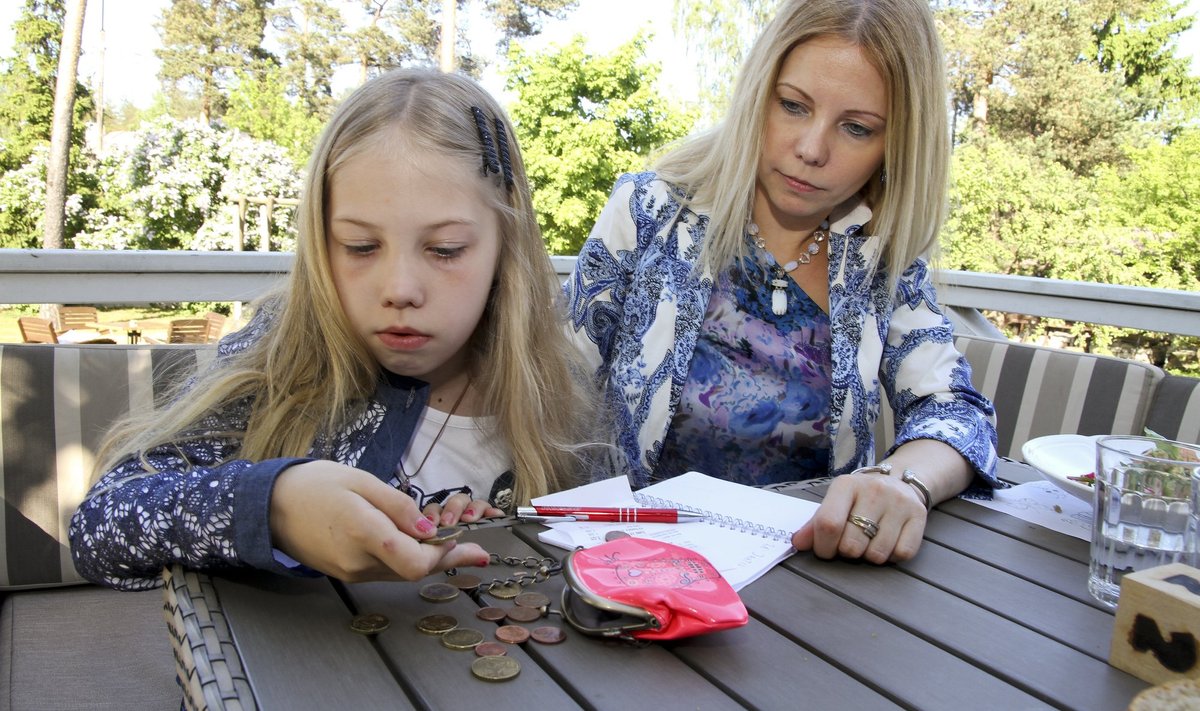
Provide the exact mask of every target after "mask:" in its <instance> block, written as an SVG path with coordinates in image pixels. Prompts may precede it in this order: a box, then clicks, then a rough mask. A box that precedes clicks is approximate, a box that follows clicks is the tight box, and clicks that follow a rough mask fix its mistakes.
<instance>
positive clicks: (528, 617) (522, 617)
mask: <svg viewBox="0 0 1200 711" xmlns="http://www.w3.org/2000/svg"><path fill="white" fill-rule="evenodd" d="M505 617H507V618H508V621H509V622H533V621H534V620H540V619H541V618H542V611H541V610H538V609H536V608H533V607H514V608H511V609H510V610H508V613H507V614H506V615H505Z"/></svg>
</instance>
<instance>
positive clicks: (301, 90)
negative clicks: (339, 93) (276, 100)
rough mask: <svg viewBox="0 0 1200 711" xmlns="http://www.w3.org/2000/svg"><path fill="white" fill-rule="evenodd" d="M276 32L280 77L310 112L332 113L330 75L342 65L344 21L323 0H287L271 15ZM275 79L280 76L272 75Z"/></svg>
mask: <svg viewBox="0 0 1200 711" xmlns="http://www.w3.org/2000/svg"><path fill="white" fill-rule="evenodd" d="M271 26H272V27H273V28H275V29H276V30H277V31H279V32H280V37H279V44H280V47H281V49H282V53H281V54H282V56H281V60H282V67H283V71H282V73H281V75H282V78H284V79H286V82H287V86H288V87H289V93H290V94H293V95H295V96H298V97H299V99H300V102H301V103H302V105H303V106H304V107H305V108H306V109H307V110H308V112H309V113H310V114H314V115H317V116H320V117H328V116H329V114H330V113H331V112H332V107H333V104H334V99H333V75H334V72H335V71H336V70H337V67H338V66H339V65H342V64H345V63H346V60H347V52H346V51H345V49H344V48H345V46H346V43H347V34H346V23H345V21H343V20H342V15H341V13H340V12H338V10H337V8H335V7H331V6H330V5H329V4H328V2H326V0H288V1H287V2H286V3H285V4H284V5H283V6H282V7H279V8H276V9H275V10H274V12H273V13H272V15H271ZM275 78H277V79H278V78H280V76H279V75H276V77H275Z"/></svg>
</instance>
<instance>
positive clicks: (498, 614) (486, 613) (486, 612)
mask: <svg viewBox="0 0 1200 711" xmlns="http://www.w3.org/2000/svg"><path fill="white" fill-rule="evenodd" d="M507 615H508V610H504V609H502V608H499V607H481V608H479V611H478V612H476V613H475V616H476V617H478V618H479V619H481V620H487V621H488V622H499V621H500V620H503V619H504V618H505V617H506V616H507Z"/></svg>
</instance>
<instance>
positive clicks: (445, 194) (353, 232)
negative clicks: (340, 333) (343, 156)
mask: <svg viewBox="0 0 1200 711" xmlns="http://www.w3.org/2000/svg"><path fill="white" fill-rule="evenodd" d="M398 153H403V154H404V155H397V154H398ZM485 185H487V183H485V181H483V180H482V179H481V178H480V177H479V173H478V172H477V171H471V170H468V169H466V168H464V167H463V166H461V165H459V164H458V163H456V162H453V161H448V160H446V159H445V158H444V157H443V156H438V155H433V154H427V153H423V152H419V151H418V152H413V151H398V150H395V149H394V148H393V147H392V145H391V144H390V143H389V142H387V141H381V144H380V145H379V146H377V147H373V148H367V149H365V150H363V151H362V152H360V153H359V154H358V155H356V156H354V157H353V158H351V159H349V160H348V161H346V162H345V164H343V165H342V166H341V167H340V168H339V169H338V171H337V173H336V174H334V176H333V177H332V178H331V180H330V183H329V187H328V190H329V198H328V203H327V205H326V215H327V220H328V223H327V225H326V241H327V246H328V249H329V264H330V268H331V270H332V272H333V282H334V286H335V287H336V288H337V292H338V298H339V300H340V301H341V304H342V309H343V310H344V311H345V312H346V317H347V318H348V319H349V320H350V323H351V325H352V327H353V328H354V330H355V332H356V333H358V335H359V337H361V338H362V339H363V341H364V342H365V343H366V345H367V348H368V349H369V350H370V351H371V353H372V354H373V355H374V356H375V358H376V359H377V360H378V361H379V363H380V365H382V366H383V367H384V368H386V369H387V370H389V371H391V372H393V373H396V374H399V375H407V376H410V377H414V378H420V379H421V380H425V381H427V382H429V383H430V384H431V385H433V386H434V387H435V388H436V387H437V386H438V385H439V384H441V383H444V382H448V381H449V380H451V379H452V378H454V376H455V375H456V374H458V373H460V372H461V371H462V370H463V369H464V368H465V367H466V366H467V354H468V350H467V344H468V341H469V340H470V338H471V334H472V333H474V332H475V327H476V325H477V324H478V323H479V320H480V318H481V317H482V315H483V313H484V310H485V308H486V307H487V303H488V298H489V295H490V293H491V288H492V282H493V281H494V279H495V276H496V268H497V264H498V261H499V255H500V225H499V220H498V219H497V216H496V212H495V210H493V209H492V208H491V207H490V206H489V205H488V204H487V202H486V199H485V195H484V193H483V190H482V188H483V186H485ZM316 345H317V346H318V347H319V344H316Z"/></svg>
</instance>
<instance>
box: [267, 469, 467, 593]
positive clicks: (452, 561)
mask: <svg viewBox="0 0 1200 711" xmlns="http://www.w3.org/2000/svg"><path fill="white" fill-rule="evenodd" d="M460 510H461V509H460ZM270 527H271V541H272V543H273V545H274V546H275V547H276V548H278V549H279V550H281V551H283V552H284V553H286V554H287V555H289V556H291V557H292V558H294V559H295V560H297V561H299V562H300V563H303V564H304V565H307V566H308V567H310V568H313V569H315V570H319V571H321V572H322V573H325V574H326V575H329V576H331V577H334V578H338V579H339V580H345V581H347V582H361V581H368V580H419V579H421V578H423V577H425V576H426V575H429V574H430V573H432V572H435V571H439V570H446V569H449V568H455V567H462V566H485V565H487V563H488V554H487V553H486V552H485V551H484V550H483V549H482V548H480V547H479V546H478V545H476V544H474V543H462V544H457V545H456V542H455V541H448V542H446V543H442V544H438V545H433V544H428V543H421V542H420V541H419V539H422V538H429V537H430V536H432V535H433V534H434V533H436V532H437V524H435V523H433V522H431V521H430V520H428V519H427V518H425V517H424V516H422V515H421V512H420V511H418V510H417V505H416V503H415V502H413V500H412V498H411V497H409V496H407V495H405V494H403V493H401V492H399V491H397V490H395V489H393V488H392V487H390V486H388V485H387V484H385V483H383V482H382V481H380V480H378V479H376V478H375V477H374V476H372V475H371V474H370V473H368V472H364V471H362V470H360V469H355V468H353V467H349V466H346V465H344V464H338V463H337V462H331V461H327V460H320V461H315V462H305V463H304V464H297V465H295V466H293V467H289V468H287V469H286V470H284V472H283V473H282V474H280V475H279V477H278V478H277V479H276V480H275V488H274V490H273V491H272V493H271V506H270Z"/></svg>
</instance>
